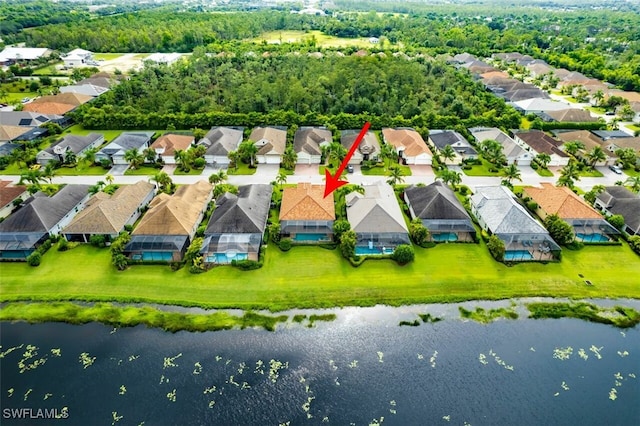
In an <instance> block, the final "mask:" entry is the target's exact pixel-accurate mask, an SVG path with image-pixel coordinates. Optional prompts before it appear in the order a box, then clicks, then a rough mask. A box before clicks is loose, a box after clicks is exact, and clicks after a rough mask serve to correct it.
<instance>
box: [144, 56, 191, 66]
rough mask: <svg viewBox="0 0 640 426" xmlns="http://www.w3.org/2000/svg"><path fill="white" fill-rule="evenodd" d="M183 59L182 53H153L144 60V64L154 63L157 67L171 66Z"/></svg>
mask: <svg viewBox="0 0 640 426" xmlns="http://www.w3.org/2000/svg"><path fill="white" fill-rule="evenodd" d="M181 57H182V54H180V53H152V54H151V55H149V56H147V57H146V58H144V62H147V61H149V62H152V63H154V64H157V65H171V64H173V63H175V62H177V61H178V60H179V59H180V58H181Z"/></svg>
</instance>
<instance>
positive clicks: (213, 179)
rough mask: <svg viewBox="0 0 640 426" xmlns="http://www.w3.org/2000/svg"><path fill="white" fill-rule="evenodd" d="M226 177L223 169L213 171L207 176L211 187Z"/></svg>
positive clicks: (214, 186)
mask: <svg viewBox="0 0 640 426" xmlns="http://www.w3.org/2000/svg"><path fill="white" fill-rule="evenodd" d="M226 179H227V174H226V173H225V172H224V170H220V171H219V172H218V173H213V174H211V175H210V176H209V183H210V184H211V185H213V189H215V188H216V185H218V184H220V183H222V182H224V181H225V180H226Z"/></svg>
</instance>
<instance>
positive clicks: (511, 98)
mask: <svg viewBox="0 0 640 426" xmlns="http://www.w3.org/2000/svg"><path fill="white" fill-rule="evenodd" d="M498 96H501V97H502V98H504V99H505V100H506V101H508V102H511V103H515V102H520V101H526V100H529V99H547V98H549V95H548V94H547V93H546V92H545V91H543V90H540V89H538V88H537V87H535V86H534V85H529V87H523V88H519V89H515V90H509V91H506V92H504V93H499V94H498Z"/></svg>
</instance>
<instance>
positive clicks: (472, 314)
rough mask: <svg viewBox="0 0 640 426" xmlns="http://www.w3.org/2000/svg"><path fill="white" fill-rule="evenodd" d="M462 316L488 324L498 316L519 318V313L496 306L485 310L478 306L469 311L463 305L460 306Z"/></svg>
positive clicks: (512, 309)
mask: <svg viewBox="0 0 640 426" xmlns="http://www.w3.org/2000/svg"><path fill="white" fill-rule="evenodd" d="M458 310H459V311H460V315H461V316H462V318H467V319H470V320H473V321H477V322H479V323H482V324H488V323H490V322H493V321H495V320H497V319H498V318H506V319H518V313H517V312H516V311H515V310H514V308H513V307H511V308H496V309H489V310H485V309H484V308H481V307H477V308H476V310H475V311H468V310H466V309H465V308H463V307H462V306H459V307H458Z"/></svg>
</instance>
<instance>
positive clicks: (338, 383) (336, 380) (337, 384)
mask: <svg viewBox="0 0 640 426" xmlns="http://www.w3.org/2000/svg"><path fill="white" fill-rule="evenodd" d="M334 383H335V384H336V386H340V382H339V381H338V378H337V377H336V379H335V380H334Z"/></svg>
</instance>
